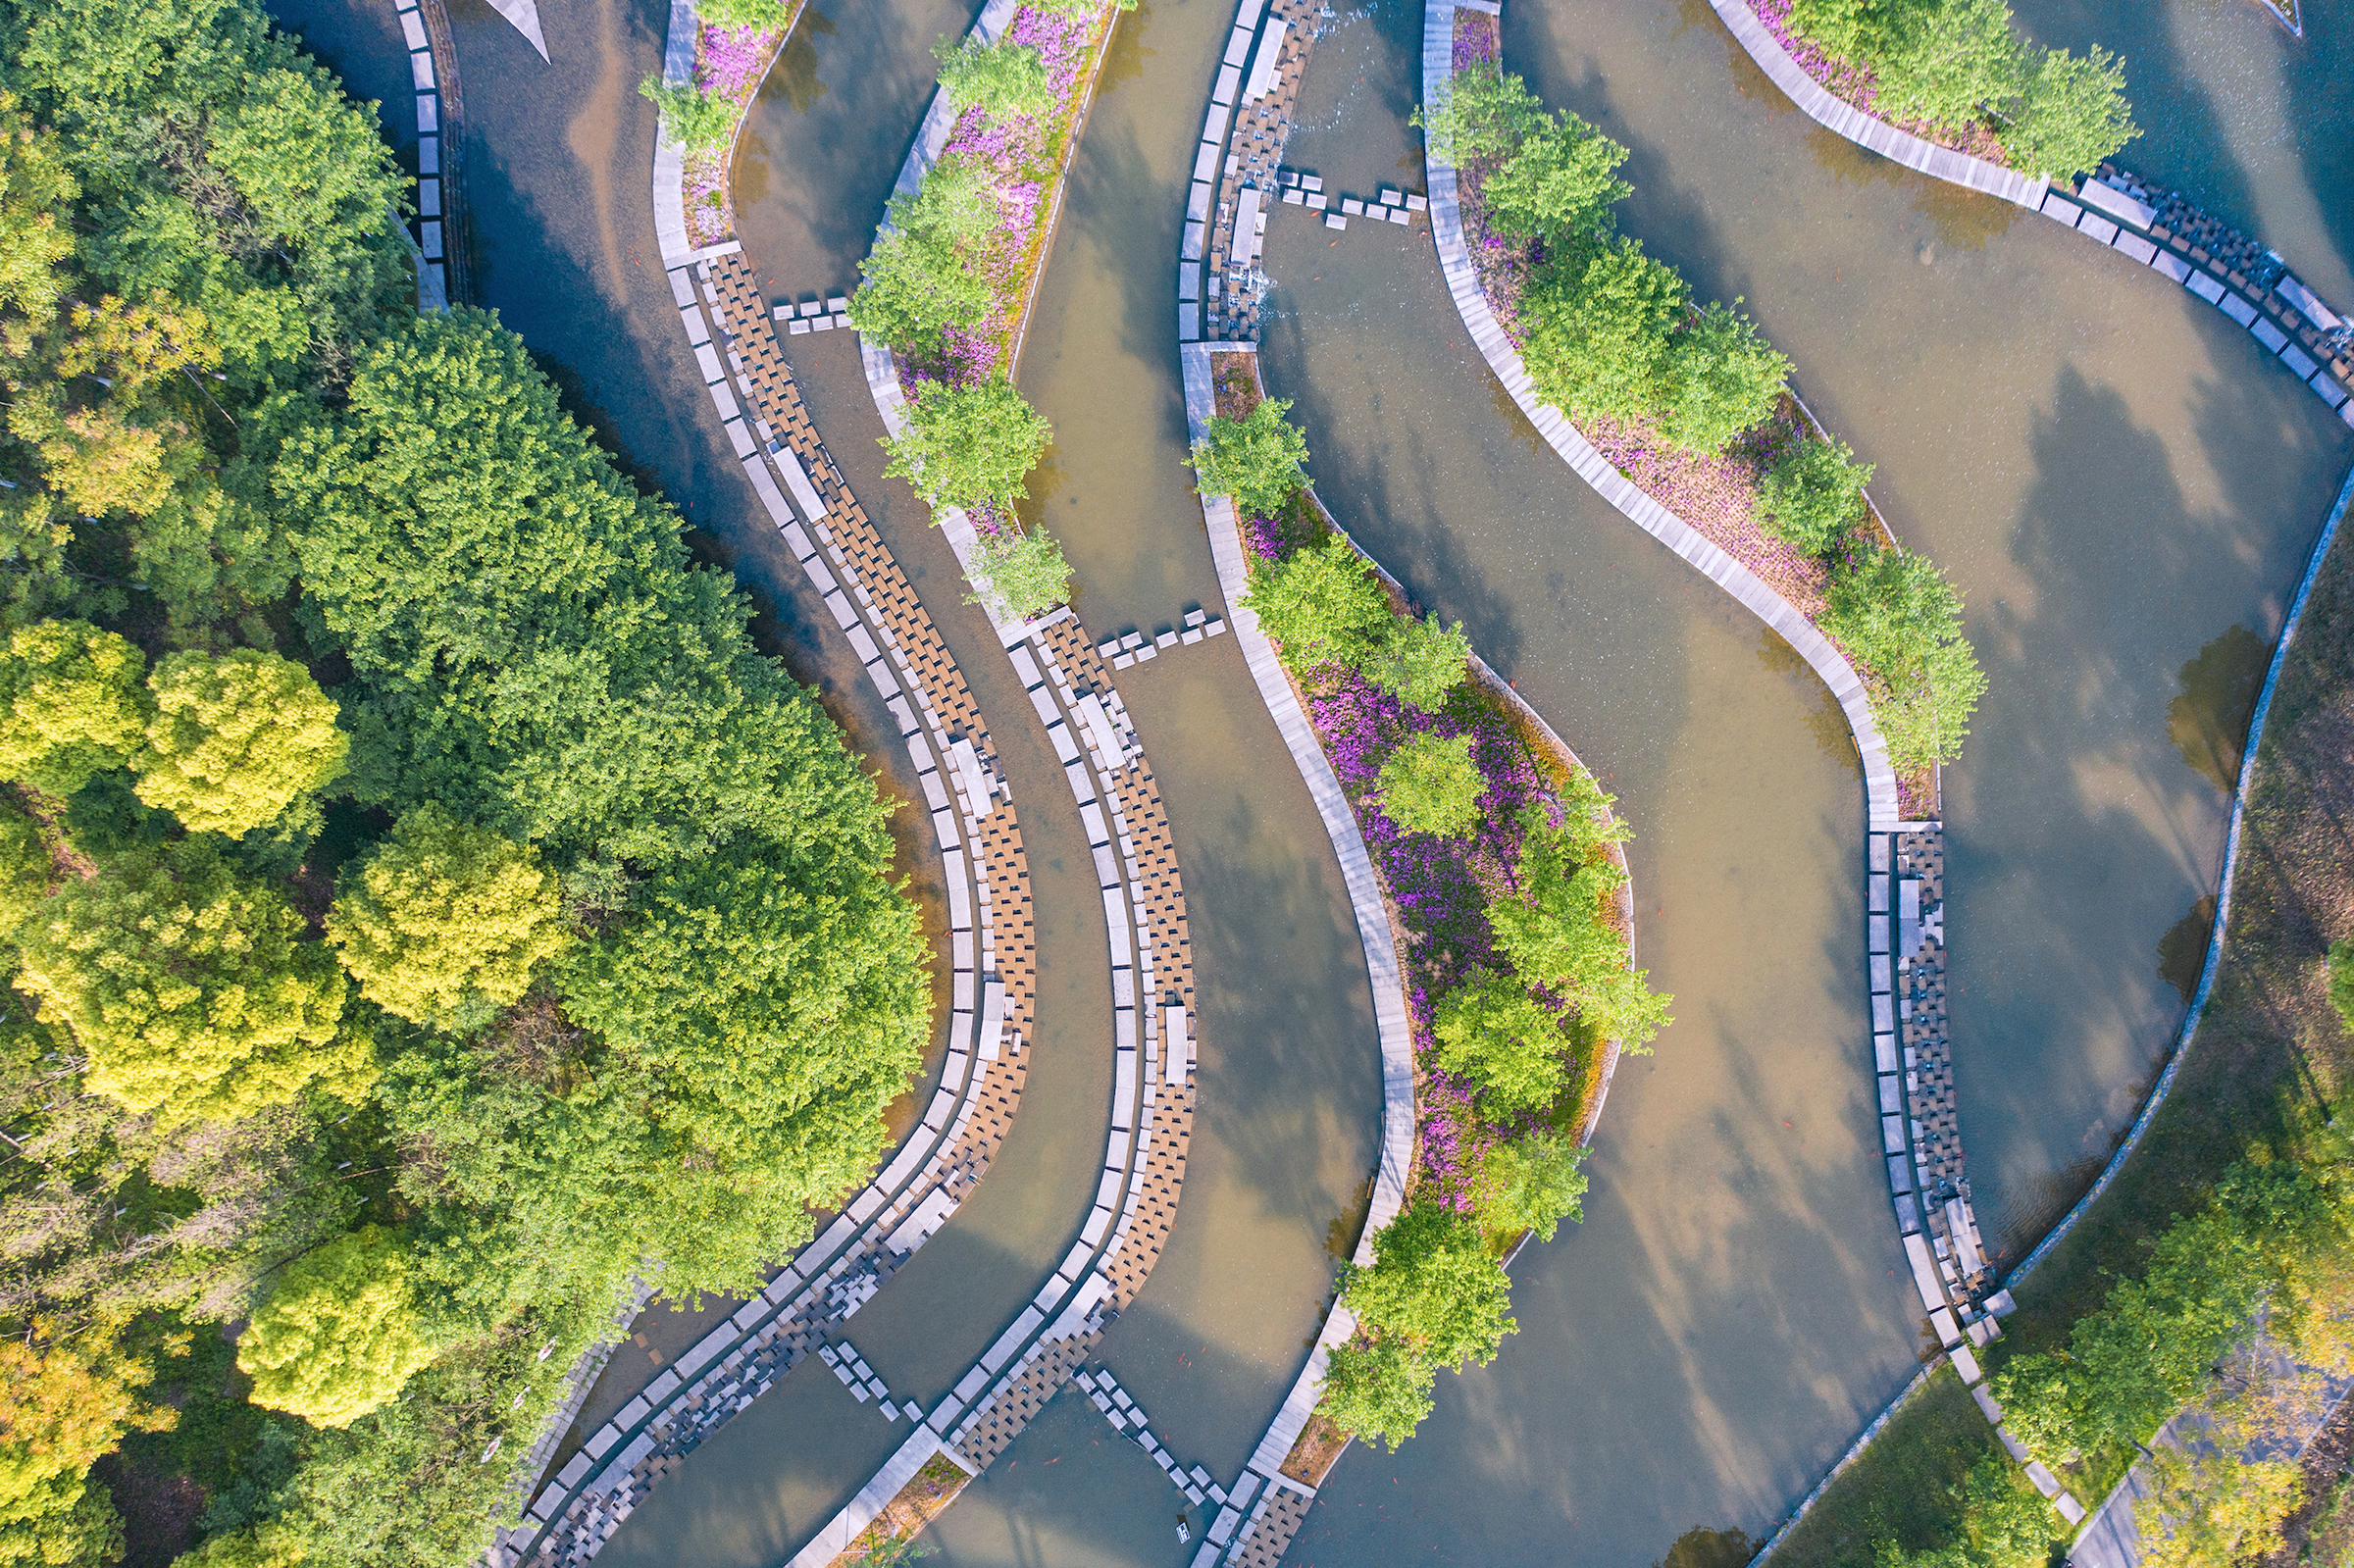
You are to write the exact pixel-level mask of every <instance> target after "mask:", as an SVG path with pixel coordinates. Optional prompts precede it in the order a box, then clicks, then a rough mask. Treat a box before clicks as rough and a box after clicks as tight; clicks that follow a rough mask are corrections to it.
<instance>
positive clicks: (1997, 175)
mask: <svg viewBox="0 0 2354 1568" xmlns="http://www.w3.org/2000/svg"><path fill="white" fill-rule="evenodd" d="M1709 4H1710V5H1712V6H1714V8H1715V10H1716V15H1717V16H1718V17H1720V18H1722V19H1723V22H1724V25H1726V26H1727V27H1729V28H1731V29H1732V34H1733V36H1734V37H1735V38H1737V39H1739V40H1740V43H1741V47H1742V48H1743V49H1745V50H1747V51H1748V52H1749V57H1750V58H1751V59H1752V60H1755V61H1756V62H1757V63H1758V66H1759V69H1761V70H1763V71H1764V72H1765V73H1766V76H1768V77H1769V78H1770V79H1771V80H1772V82H1773V84H1774V85H1775V86H1777V87H1779V88H1781V89H1782V93H1783V95H1784V96H1785V97H1787V98H1788V99H1789V100H1790V101H1791V102H1792V103H1794V104H1796V105H1798V107H1799V108H1800V109H1801V110H1803V111H1805V113H1806V116H1807V118H1808V119H1810V120H1812V121H1814V122H1815V123H1816V124H1817V125H1819V126H1824V127H1825V128H1827V129H1830V130H1834V131H1837V132H1838V133H1839V134H1840V135H1842V136H1844V137H1846V138H1847V139H1848V140H1849V141H1852V142H1854V143H1855V144H1856V145H1857V146H1859V147H1868V148H1870V149H1871V150H1872V151H1873V152H1876V153H1878V154H1879V155H1880V156H1881V157H1883V158H1886V159H1889V160H1891V161H1892V162H1895V163H1900V164H1903V165H1904V166H1905V167H1906V168H1907V169H1914V170H1919V172H1920V173H1921V174H1924V175H1927V176H1929V177H1931V178H1934V179H1942V180H1944V181H1946V182H1947V183H1948V184H1954V185H1967V186H1968V187H1969V188H1970V189H1971V190H1976V191H1983V192H1984V193H1985V194H1987V195H1989V196H1999V197H2001V198H2002V199H2003V200H2005V201H2007V202H2012V203H2014V204H2016V205H2018V206H2021V207H2024V208H2026V209H2027V210H2028V211H2030V212H2032V211H2035V210H2036V209H2038V208H2040V207H2041V206H2042V205H2043V194H2044V192H2045V191H2046V190H2047V189H2049V188H2050V185H2051V181H2050V180H2049V179H2029V178H2028V177H2026V176H2024V175H2022V174H2021V173H2019V171H2017V170H2015V169H2005V168H2004V167H2003V166H2002V165H2000V164H1990V163H1988V162H1987V161H1986V160H1985V159H1983V158H1973V157H1971V156H1970V154H1969V153H1966V152H1956V151H1954V149H1953V148H1951V147H1940V146H1938V145H1937V144H1936V143H1935V142H1933V141H1924V140H1922V139H1921V138H1920V137H1919V136H1916V135H1914V134H1913V133H1912V132H1911V131H1907V130H1899V129H1897V128H1896V127H1895V126H1892V125H1889V124H1888V123H1887V122H1886V121H1884V120H1875V119H1873V118H1872V117H1871V116H1869V115H1868V114H1866V113H1865V112H1864V111H1863V110H1861V109H1858V108H1856V107H1855V106H1854V105H1852V104H1849V103H1847V102H1846V101H1845V100H1843V99H1841V98H1838V97H1835V96H1834V95H1833V94H1832V93H1831V91H1830V90H1829V89H1828V88H1826V87H1824V86H1823V85H1822V83H1820V82H1818V81H1817V80H1816V79H1815V78H1814V77H1813V76H1808V75H1807V74H1806V72H1805V71H1804V70H1802V69H1801V68H1800V66H1799V64H1798V62H1797V61H1795V60H1793V59H1791V58H1790V51H1789V50H1787V49H1785V48H1783V47H1782V41H1781V40H1780V39H1779V38H1776V37H1775V36H1774V35H1773V34H1772V33H1771V32H1770V31H1768V30H1766V24H1765V23H1763V22H1760V21H1759V20H1758V16H1757V13H1756V12H1754V11H1752V10H1750V9H1749V7H1748V6H1747V5H1744V4H1743V3H1742V0H1709Z"/></svg>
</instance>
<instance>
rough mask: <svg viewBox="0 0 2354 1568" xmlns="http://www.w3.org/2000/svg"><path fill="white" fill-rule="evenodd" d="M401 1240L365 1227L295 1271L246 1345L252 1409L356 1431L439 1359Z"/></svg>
mask: <svg viewBox="0 0 2354 1568" xmlns="http://www.w3.org/2000/svg"><path fill="white" fill-rule="evenodd" d="M434 1353H435V1352H434V1346H433V1345H432V1344H431V1343H430V1342H429V1341H428V1340H426V1338H425V1334H424V1331H423V1329H422V1328H421V1327H420V1325H419V1323H418V1318H417V1303H416V1298H415V1296H414V1295H413V1293H412V1292H411V1290H410V1288H409V1272H408V1265H407V1261H406V1259H405V1258H404V1257H403V1255H402V1252H401V1248H400V1242H399V1238H398V1237H397V1236H396V1235H394V1234H393V1233H391V1232H388V1231H385V1230H384V1229H382V1228H381V1227H379V1226H374V1225H366V1226H362V1227H361V1228H360V1229H359V1230H357V1231H354V1232H352V1233H351V1234H350V1235H348V1236H342V1237H337V1238H336V1239H334V1240H333V1241H330V1242H328V1243H327V1244H326V1245H325V1246H323V1247H320V1248H318V1249H317V1250H316V1251H313V1252H310V1253H308V1254H306V1255H304V1256H303V1257H301V1258H299V1259H297V1260H296V1261H295V1262H293V1263H290V1264H288V1265H287V1266H286V1268H285V1270H284V1272H282V1273H281V1274H280V1276H279V1277H278V1281H277V1283H276V1284H275V1285H274V1286H273V1287H272V1288H271V1290H270V1298H269V1300H267V1301H265V1302H264V1303H263V1304H262V1309H261V1310H260V1311H259V1312H256V1313H255V1314H254V1315H253V1321H252V1322H251V1323H250V1324H248V1325H247V1326H246V1329H245V1334H244V1337H243V1338H242V1339H240V1340H238V1341H237V1365H238V1366H239V1367H241V1368H243V1369H244V1370H245V1372H246V1373H247V1374H248V1375H250V1376H251V1377H252V1379H253V1394H252V1398H253V1402H254V1403H255V1404H259V1405H267V1406H269V1407H270V1408H271V1409H273V1410H284V1411H287V1412H289V1413H291V1414H293V1415H298V1416H300V1417H302V1418H303V1419H304V1420H305V1421H308V1422H310V1423H312V1424H313V1425H315V1426H322V1427H348V1426H350V1425H351V1424H352V1423H353V1422H354V1421H357V1420H358V1419H359V1418H360V1417H362V1416H364V1415H366V1414H367V1413H368V1412H369V1411H371V1410H374V1409H375V1408H377V1407H378V1406H379V1405H382V1404H384V1403H385V1402H387V1401H388V1400H390V1399H391V1398H392V1396H393V1395H395V1394H397V1393H399V1392H400V1386H401V1385H402V1384H404V1383H406V1382H408V1381H409V1377H410V1374H412V1373H414V1372H416V1371H417V1369H418V1368H420V1367H422V1366H424V1365H426V1363H428V1362H430V1361H432V1360H433V1358H434Z"/></svg>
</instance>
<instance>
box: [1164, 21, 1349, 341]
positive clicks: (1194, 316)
mask: <svg viewBox="0 0 2354 1568" xmlns="http://www.w3.org/2000/svg"><path fill="white" fill-rule="evenodd" d="M1322 11H1323V8H1322V6H1321V4H1320V0H1242V5H1241V7H1240V8H1239V9H1238V10H1237V11H1236V13H1235V20H1234V31H1233V32H1232V33H1231V34H1230V35H1229V36H1228V38H1227V42H1226V51H1225V55H1224V57H1223V58H1222V59H1221V60H1220V61H1219V63H1218V76H1217V80H1216V81H1215V82H1214V83H1212V85H1211V87H1210V90H1209V108H1208V112H1207V114H1206V117H1205V118H1204V119H1203V126H1202V141H1201V144H1200V145H1199V146H1197V147H1196V148H1195V149H1194V171H1193V179H1192V181H1191V182H1190V183H1189V185H1188V187H1187V192H1186V205H1185V228H1184V230H1183V237H1182V239H1181V241H1180V244H1179V256H1178V269H1177V278H1178V282H1177V319H1178V322H1179V324H1180V325H1179V329H1178V334H1177V335H1178V340H1179V341H1180V342H1189V343H1190V342H1193V341H1194V340H1196V339H1197V338H1210V339H1225V340H1232V341H1247V342H1256V341H1257V339H1258V305H1259V298H1260V296H1261V294H1262V293H1263V292H1264V291H1265V287H1264V278H1263V277H1262V276H1261V275H1260V273H1259V271H1258V254H1259V249H1260V246H1261V243H1262V241H1263V239H1264V237H1265V231H1266V227H1267V215H1268V212H1269V211H1270V210H1271V209H1272V208H1274V207H1276V206H1277V205H1279V204H1280V203H1281V202H1282V200H1283V195H1284V192H1285V191H1287V190H1290V191H1292V192H1293V193H1294V194H1295V195H1298V194H1299V189H1298V186H1297V183H1296V182H1287V181H1284V180H1282V179H1280V178H1279V176H1278V170H1279V167H1280V166H1281V164H1282V162H1283V144H1284V142H1285V140H1286V139H1287V138H1288V137H1289V136H1290V135H1291V131H1292V108H1293V105H1294V103H1295V101H1296V100H1297V99H1298V97H1299V93H1300V76H1301V73H1302V72H1304V71H1305V70H1306V69H1307V57H1308V54H1309V52H1310V51H1311V50H1312V49H1313V47H1314V45H1315V37H1316V34H1315V25H1316V21H1317V18H1318V17H1319V15H1320V14H1321V13H1322ZM1317 188H1318V190H1321V189H1322V182H1321V181H1318V185H1317ZM1297 204H1298V203H1297V202H1295V205H1297Z"/></svg>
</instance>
